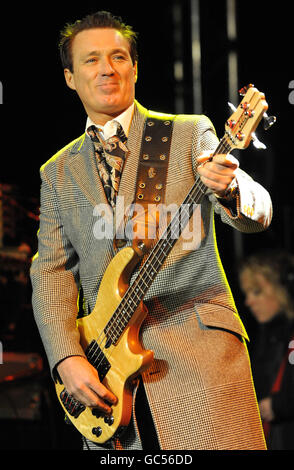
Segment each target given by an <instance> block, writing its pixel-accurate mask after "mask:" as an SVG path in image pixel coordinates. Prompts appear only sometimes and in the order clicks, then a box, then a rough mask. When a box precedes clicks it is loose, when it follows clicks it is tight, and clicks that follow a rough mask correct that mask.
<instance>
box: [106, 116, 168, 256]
mask: <svg viewBox="0 0 294 470" xmlns="http://www.w3.org/2000/svg"><path fill="white" fill-rule="evenodd" d="M174 118H175V116H174V115H169V114H160V113H155V112H152V111H148V115H147V117H146V119H145V123H144V130H143V135H142V143H141V149H140V155H139V163H138V170H137V177H136V186H135V198H134V205H133V213H132V216H131V225H132V235H133V248H134V249H135V250H136V251H138V245H139V247H140V246H141V248H139V252H138V253H139V255H142V252H146V251H147V250H148V249H150V247H151V245H152V242H154V241H155V239H156V237H157V234H158V222H159V216H158V210H157V208H158V205H159V204H163V203H164V201H165V190H166V180H167V172H168V164H169V155H170V145H171V137H172V131H173V124H174ZM128 223H129V222H128ZM134 234H135V235H134ZM142 242H143V245H142ZM124 244H125V240H119V239H115V240H114V247H115V248H120V247H122V246H124ZM142 247H143V248H144V249H142Z"/></svg>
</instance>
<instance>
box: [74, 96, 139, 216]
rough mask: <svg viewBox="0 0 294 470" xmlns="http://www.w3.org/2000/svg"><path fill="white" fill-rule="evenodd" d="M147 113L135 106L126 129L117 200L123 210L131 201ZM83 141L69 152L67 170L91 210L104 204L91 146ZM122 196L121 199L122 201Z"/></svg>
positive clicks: (84, 138)
mask: <svg viewBox="0 0 294 470" xmlns="http://www.w3.org/2000/svg"><path fill="white" fill-rule="evenodd" d="M146 115H147V110H146V109H145V108H143V106H141V105H140V104H139V103H138V102H135V108H134V115H133V118H132V123H131V126H130V131H129V136H128V142H127V146H128V149H129V153H128V155H127V158H126V161H125V164H124V169H123V172H122V177H121V181H120V186H119V192H118V196H120V197H121V199H122V200H123V202H124V208H126V207H127V206H129V205H130V204H131V203H132V202H133V201H134V197H135V185H136V178H137V169H138V161H139V158H138V157H139V153H140V149H141V141H142V135H143V130H144V122H145V118H146ZM82 139H83V141H82V142H81V140H80V139H79V140H78V141H77V143H75V145H74V146H73V147H72V149H71V152H70V153H71V158H70V159H69V169H70V171H71V173H72V175H73V177H74V178H75V181H76V183H77V184H78V186H79V187H80V188H81V190H82V192H83V194H84V195H85V196H86V198H87V199H88V201H89V202H90V204H91V205H92V206H93V207H95V206H96V205H97V204H99V203H104V204H108V202H107V199H106V196H105V192H104V188H103V185H102V182H101V180H100V177H99V174H98V170H97V166H96V161H95V153H94V148H93V144H92V142H91V139H90V138H89V137H88V136H87V135H86V134H84V135H83V136H82ZM122 196H123V198H122Z"/></svg>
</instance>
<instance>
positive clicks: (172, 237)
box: [104, 137, 231, 343]
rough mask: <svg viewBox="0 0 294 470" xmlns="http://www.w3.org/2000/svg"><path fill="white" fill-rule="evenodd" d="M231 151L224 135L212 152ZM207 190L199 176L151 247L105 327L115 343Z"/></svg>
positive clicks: (224, 152)
mask: <svg viewBox="0 0 294 470" xmlns="http://www.w3.org/2000/svg"><path fill="white" fill-rule="evenodd" d="M230 150H231V147H230V145H229V144H228V142H227V141H226V138H225V137H223V138H222V139H221V141H220V143H219V145H218V147H217V148H216V150H215V152H214V153H213V156H214V155H216V154H220V153H221V154H227V153H229V152H230ZM206 191H207V187H206V186H205V184H204V183H202V181H201V180H200V177H199V178H198V179H197V180H196V181H195V183H194V185H193V186H192V188H191V190H190V191H189V193H188V194H187V196H186V197H185V200H184V202H183V203H182V205H181V206H180V207H179V209H178V210H177V211H176V213H175V215H174V217H173V218H172V220H171V221H170V223H169V224H168V226H167V227H166V229H165V231H164V233H163V234H162V236H161V238H160V239H159V240H158V241H157V243H156V244H155V245H154V247H153V248H152V249H151V251H150V253H149V255H148V257H147V260H146V262H145V263H144V265H143V266H142V267H141V270H140V271H139V273H138V275H137V277H136V279H135V280H134V282H133V284H132V285H130V286H129V288H128V290H127V291H126V293H125V295H124V298H123V300H122V301H121V303H120V305H119V306H118V308H117V309H116V311H115V312H114V314H113V315H112V317H111V319H110V321H109V322H108V324H107V325H106V327H105V329H104V332H105V334H106V336H107V338H111V341H112V342H113V343H115V342H116V341H117V340H118V339H119V337H120V336H121V334H122V332H123V331H124V329H125V327H126V326H127V324H128V322H129V321H130V319H131V317H132V316H133V314H134V312H135V310H136V309H137V308H138V306H139V304H140V302H141V300H142V299H143V298H144V296H145V295H146V293H147V291H148V289H149V287H150V286H151V284H152V282H153V281H154V279H155V277H156V275H157V274H158V272H159V270H160V268H161V266H162V265H163V263H164V261H165V259H166V258H167V256H168V254H169V253H170V251H171V249H172V248H173V246H174V245H175V243H176V241H177V240H178V239H179V237H180V236H181V234H182V232H183V230H184V228H185V227H186V225H187V223H188V221H189V219H190V218H191V216H192V214H193V212H194V210H195V207H196V206H197V205H198V204H200V203H201V201H202V199H203V197H204V195H205V194H206ZM117 325H119V329H118V328H117Z"/></svg>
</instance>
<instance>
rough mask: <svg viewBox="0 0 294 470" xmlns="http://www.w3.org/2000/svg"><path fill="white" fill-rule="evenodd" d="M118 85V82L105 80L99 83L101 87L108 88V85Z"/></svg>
mask: <svg viewBox="0 0 294 470" xmlns="http://www.w3.org/2000/svg"><path fill="white" fill-rule="evenodd" d="M115 86H118V83H117V82H103V83H98V85H97V87H100V88H108V87H115Z"/></svg>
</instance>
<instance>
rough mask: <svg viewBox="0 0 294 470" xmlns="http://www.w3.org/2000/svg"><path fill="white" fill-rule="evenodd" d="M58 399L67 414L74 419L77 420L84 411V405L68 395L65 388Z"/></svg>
mask: <svg viewBox="0 0 294 470" xmlns="http://www.w3.org/2000/svg"><path fill="white" fill-rule="evenodd" d="M60 399H61V401H62V403H63V405H64V407H65V409H66V411H67V412H68V414H70V416H73V417H74V418H78V417H79V416H80V414H81V413H82V412H83V411H84V410H85V409H86V407H85V405H83V404H82V403H81V402H79V401H78V400H76V399H75V398H74V397H73V396H72V395H70V394H69V393H68V392H67V391H66V389H65V388H64V389H63V390H62V392H61V393H60Z"/></svg>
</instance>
